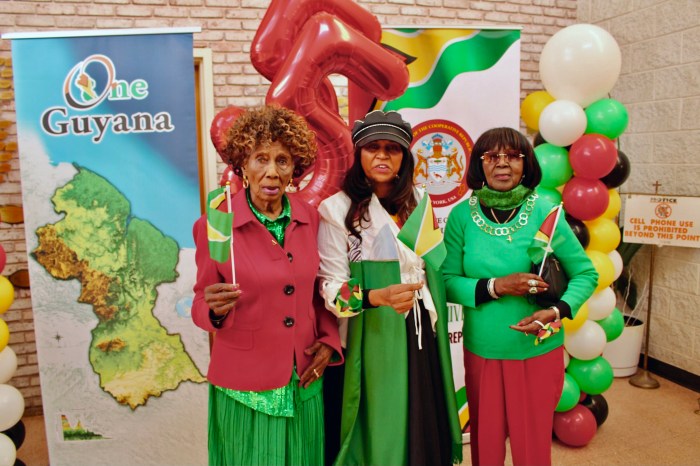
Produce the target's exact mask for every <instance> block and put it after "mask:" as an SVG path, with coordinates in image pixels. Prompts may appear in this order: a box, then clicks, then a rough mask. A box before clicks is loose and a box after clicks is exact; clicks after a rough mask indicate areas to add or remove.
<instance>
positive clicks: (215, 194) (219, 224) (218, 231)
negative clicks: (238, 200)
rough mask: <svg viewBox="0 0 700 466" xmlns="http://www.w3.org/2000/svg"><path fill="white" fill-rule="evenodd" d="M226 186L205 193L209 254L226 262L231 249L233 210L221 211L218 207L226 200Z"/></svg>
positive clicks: (219, 260) (216, 259)
mask: <svg viewBox="0 0 700 466" xmlns="http://www.w3.org/2000/svg"><path fill="white" fill-rule="evenodd" d="M226 191H227V190H226V188H225V187H221V188H216V189H215V190H213V191H211V192H210V193H209V194H208V195H207V238H208V239H209V256H210V257H211V258H212V259H214V260H215V261H217V262H226V261H227V260H228V258H229V255H230V250H231V239H232V238H231V229H232V228H233V212H228V213H226V212H221V211H220V210H218V207H219V206H220V205H221V203H222V202H226V194H227V192H226Z"/></svg>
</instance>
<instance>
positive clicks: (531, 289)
mask: <svg viewBox="0 0 700 466" xmlns="http://www.w3.org/2000/svg"><path fill="white" fill-rule="evenodd" d="M530 294H537V287H535V286H533V287H532V288H530Z"/></svg>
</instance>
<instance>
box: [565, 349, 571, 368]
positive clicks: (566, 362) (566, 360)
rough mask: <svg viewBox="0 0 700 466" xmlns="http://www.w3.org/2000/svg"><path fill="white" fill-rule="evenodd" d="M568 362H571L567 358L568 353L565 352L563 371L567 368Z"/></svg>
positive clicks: (569, 358)
mask: <svg viewBox="0 0 700 466" xmlns="http://www.w3.org/2000/svg"><path fill="white" fill-rule="evenodd" d="M570 362H571V356H569V353H568V352H567V351H564V369H566V368H567V367H569V363H570Z"/></svg>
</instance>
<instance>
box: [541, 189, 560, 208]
mask: <svg viewBox="0 0 700 466" xmlns="http://www.w3.org/2000/svg"><path fill="white" fill-rule="evenodd" d="M535 192H536V193H537V194H539V195H540V196H541V197H543V198H545V199H547V200H548V201H550V202H551V203H553V204H559V203H560V202H561V193H560V192H559V191H557V190H556V189H554V188H545V187H544V186H542V185H537V187H536V188H535Z"/></svg>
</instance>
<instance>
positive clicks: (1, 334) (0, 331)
mask: <svg viewBox="0 0 700 466" xmlns="http://www.w3.org/2000/svg"><path fill="white" fill-rule="evenodd" d="M9 340H10V329H9V328H8V327H7V324H6V323H5V321H4V320H2V319H0V351H2V350H4V349H5V347H6V346H7V342H8V341H9Z"/></svg>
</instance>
